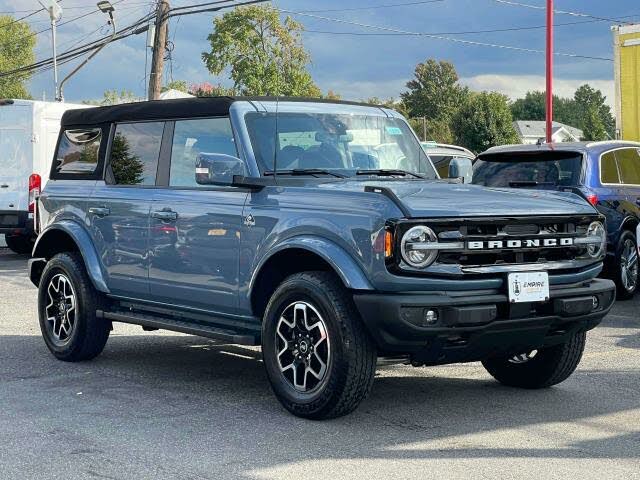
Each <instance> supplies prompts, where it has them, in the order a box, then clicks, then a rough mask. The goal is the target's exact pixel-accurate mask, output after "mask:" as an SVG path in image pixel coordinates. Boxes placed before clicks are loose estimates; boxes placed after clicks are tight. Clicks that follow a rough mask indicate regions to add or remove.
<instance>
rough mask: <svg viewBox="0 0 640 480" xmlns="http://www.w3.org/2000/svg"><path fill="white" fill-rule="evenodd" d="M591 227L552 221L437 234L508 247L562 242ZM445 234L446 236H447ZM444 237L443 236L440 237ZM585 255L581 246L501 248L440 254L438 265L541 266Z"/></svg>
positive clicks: (447, 231) (579, 234) (449, 229)
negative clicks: (516, 243)
mask: <svg viewBox="0 0 640 480" xmlns="http://www.w3.org/2000/svg"><path fill="white" fill-rule="evenodd" d="M587 226H588V224H584V225H578V224H576V223H575V222H553V223H541V224H532V223H529V224H522V225H518V224H502V225H501V224H491V225H482V224H480V225H473V226H471V227H469V226H464V225H461V226H459V227H458V228H454V229H451V228H446V227H445V228H444V229H442V231H441V232H438V234H439V236H444V237H451V236H452V232H457V233H459V237H458V238H459V239H460V241H462V242H464V243H465V245H466V244H467V242H474V241H477V242H482V243H483V244H487V243H488V242H492V241H498V242H502V243H504V244H505V245H506V244H507V242H508V241H509V240H521V241H524V240H527V239H545V238H554V239H559V238H563V237H576V236H583V235H585V234H586V231H587ZM445 232H446V233H445ZM441 233H442V234H443V235H440V234H441ZM582 253H584V249H583V248H582V247H575V246H571V247H565V248H563V247H544V246H538V247H531V248H517V249H514V248H502V249H495V250H487V249H482V250H480V251H471V250H465V251H463V252H458V251H457V252H447V251H444V252H441V253H440V255H439V256H438V260H437V261H438V262H439V263H443V264H458V265H464V266H486V265H504V264H517V263H540V262H558V261H563V260H574V259H575V258H576V257H577V256H579V255H580V254H582Z"/></svg>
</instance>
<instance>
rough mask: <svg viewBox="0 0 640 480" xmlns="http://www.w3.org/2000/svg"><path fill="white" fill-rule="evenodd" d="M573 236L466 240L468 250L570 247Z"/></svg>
mask: <svg viewBox="0 0 640 480" xmlns="http://www.w3.org/2000/svg"><path fill="white" fill-rule="evenodd" d="M572 245H573V238H535V239H532V238H528V239H523V240H488V241H486V242H485V241H471V242H467V249H468V250H503V249H518V248H535V247H570V246H572Z"/></svg>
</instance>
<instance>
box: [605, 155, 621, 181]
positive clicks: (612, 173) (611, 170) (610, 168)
mask: <svg viewBox="0 0 640 480" xmlns="http://www.w3.org/2000/svg"><path fill="white" fill-rule="evenodd" d="M600 181H601V182H602V183H620V174H619V173H618V164H617V162H616V154H615V152H608V153H605V154H604V155H602V157H600Z"/></svg>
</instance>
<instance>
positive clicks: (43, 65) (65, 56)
mask: <svg viewBox="0 0 640 480" xmlns="http://www.w3.org/2000/svg"><path fill="white" fill-rule="evenodd" d="M123 1H124V0H118V1H116V2H113V4H114V5H115V4H116V3H120V2H123ZM230 1H231V0H226V1H217V2H209V3H207V4H200V6H209V5H219V4H223V3H226V4H227V5H222V6H216V7H212V8H202V9H198V10H188V9H190V8H194V7H196V6H195V5H194V6H190V7H181V8H180V10H181V11H179V12H172V11H169V13H168V14H167V18H170V17H174V16H182V15H192V14H196V13H203V12H210V11H218V10H222V9H224V8H229V7H239V6H243V5H250V4H255V3H262V2H265V1H267V0H246V1H240V2H237V1H236V2H235V3H231V4H229V3H230ZM183 10H188V11H183ZM90 13H91V12H90ZM93 13H95V12H93ZM87 15H88V14H85V15H82V16H79V17H75V18H74V19H71V20H68V21H67V22H63V23H70V22H72V21H76V20H78V19H79V18H82V17H84V16H87ZM154 16H155V14H154V13H152V14H149V15H145V16H144V17H142V18H140V19H138V20H137V21H136V22H134V23H133V24H131V25H129V26H127V27H125V28H123V29H121V30H120V31H118V32H117V33H116V37H115V38H114V39H113V40H112V41H114V42H115V41H118V40H122V39H124V38H127V37H129V36H131V35H137V34H139V33H142V32H143V31H146V29H147V28H148V26H142V25H144V24H145V23H148V22H149V21H150V20H151V19H152V18H153V17H154ZM60 25H62V24H60ZM109 39H110V37H105V38H101V39H98V40H96V41H94V42H90V43H88V44H85V45H80V46H78V47H76V48H73V49H70V50H67V51H66V52H64V53H62V54H60V55H59V56H58V64H60V65H62V64H65V63H68V62H70V61H73V60H75V59H76V58H79V57H81V56H82V55H84V54H86V53H88V52H91V51H93V50H95V49H96V48H99V47H100V46H102V44H103V43H104V42H105V41H109ZM51 68H53V58H52V57H50V58H47V59H44V60H41V61H38V62H36V63H34V64H31V65H25V66H23V67H20V68H17V69H14V70H11V71H8V72H0V78H3V77H8V76H11V75H20V74H23V75H29V74H31V75H33V74H39V73H42V72H45V71H48V70H50V69H51Z"/></svg>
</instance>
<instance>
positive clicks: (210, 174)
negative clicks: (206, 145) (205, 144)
mask: <svg viewBox="0 0 640 480" xmlns="http://www.w3.org/2000/svg"><path fill="white" fill-rule="evenodd" d="M246 174H247V170H246V168H245V165H244V162H243V161H242V160H240V159H239V158H236V157H232V156H231V155H225V154H223V153H201V154H200V155H198V158H197V159H196V183H197V184H198V185H233V177H234V176H235V175H239V176H241V177H244V176H245V175H246Z"/></svg>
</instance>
